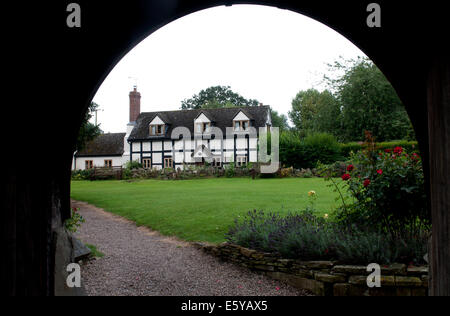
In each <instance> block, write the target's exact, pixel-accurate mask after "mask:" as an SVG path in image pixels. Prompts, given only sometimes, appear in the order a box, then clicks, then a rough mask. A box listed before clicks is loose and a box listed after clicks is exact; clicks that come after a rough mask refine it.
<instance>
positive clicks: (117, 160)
mask: <svg viewBox="0 0 450 316" xmlns="http://www.w3.org/2000/svg"><path fill="white" fill-rule="evenodd" d="M74 160H75V164H76V166H74V167H76V170H85V167H86V163H85V162H86V160H92V161H93V163H94V166H95V167H104V166H105V160H112V164H113V167H120V166H123V164H124V162H123V157H107V156H105V157H77V158H75V159H74Z"/></svg>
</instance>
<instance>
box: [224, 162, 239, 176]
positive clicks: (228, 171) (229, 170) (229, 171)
mask: <svg viewBox="0 0 450 316" xmlns="http://www.w3.org/2000/svg"><path fill="white" fill-rule="evenodd" d="M235 175H236V165H235V163H234V162H231V163H230V164H229V165H228V166H226V167H225V176H226V177H227V178H233V177H234V176H235Z"/></svg>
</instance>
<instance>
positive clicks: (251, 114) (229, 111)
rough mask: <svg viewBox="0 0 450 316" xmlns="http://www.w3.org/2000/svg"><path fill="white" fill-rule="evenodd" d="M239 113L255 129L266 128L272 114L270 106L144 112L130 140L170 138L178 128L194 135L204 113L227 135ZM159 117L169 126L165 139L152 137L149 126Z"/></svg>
mask: <svg viewBox="0 0 450 316" xmlns="http://www.w3.org/2000/svg"><path fill="white" fill-rule="evenodd" d="M239 112H243V113H244V114H245V115H246V116H247V117H248V118H249V119H250V121H251V126H253V127H255V128H259V127H264V126H266V123H267V118H268V115H269V114H270V107H269V106H249V107H232V108H218V109H198V110H181V111H167V112H144V113H141V114H140V115H139V117H138V118H137V121H136V127H135V128H134V129H133V131H132V132H131V134H130V137H129V138H128V140H145V139H154V138H170V136H171V135H172V131H173V130H174V129H175V128H177V127H186V128H188V129H189V131H190V132H191V134H192V135H194V121H195V120H196V119H197V118H198V117H199V116H200V115H201V114H202V113H203V114H205V116H206V117H208V118H209V119H210V120H211V121H212V123H213V124H212V125H213V127H217V128H220V129H221V130H222V132H223V134H224V135H226V128H227V127H233V119H234V118H235V117H236V115H238V114H239ZM157 116H158V117H159V118H160V119H161V120H163V121H164V122H165V123H166V124H167V131H166V134H165V136H164V137H161V136H159V137H158V136H156V137H155V136H150V133H149V125H150V123H151V122H152V121H153V120H154V119H155V117H157Z"/></svg>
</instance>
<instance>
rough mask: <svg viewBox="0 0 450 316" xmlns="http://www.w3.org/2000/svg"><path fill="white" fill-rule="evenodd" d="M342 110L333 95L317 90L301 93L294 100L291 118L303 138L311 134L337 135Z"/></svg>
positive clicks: (290, 113) (326, 91)
mask: <svg viewBox="0 0 450 316" xmlns="http://www.w3.org/2000/svg"><path fill="white" fill-rule="evenodd" d="M339 116H340V109H339V105H338V103H337V101H336V98H335V97H334V96H333V94H332V93H331V92H330V91H328V90H325V91H323V92H319V91H318V90H316V89H309V90H306V91H300V92H299V93H297V95H296V96H295V98H294V99H293V100H292V110H291V111H290V112H289V117H290V119H291V120H292V122H293V123H294V125H295V128H296V129H297V130H298V131H299V132H300V134H301V135H302V136H305V135H306V134H308V133H310V132H325V133H331V134H334V135H335V134H337V131H338V129H339Z"/></svg>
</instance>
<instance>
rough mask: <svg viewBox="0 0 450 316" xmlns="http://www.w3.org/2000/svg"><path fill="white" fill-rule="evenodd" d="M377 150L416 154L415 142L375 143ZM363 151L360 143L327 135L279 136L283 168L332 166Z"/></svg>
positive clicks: (293, 134)
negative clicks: (398, 148)
mask: <svg viewBox="0 0 450 316" xmlns="http://www.w3.org/2000/svg"><path fill="white" fill-rule="evenodd" d="M377 146H378V148H379V150H385V149H393V148H395V147H403V148H404V150H405V151H406V152H418V151H419V147H418V143H417V142H411V141H404V140H400V141H391V142H383V143H377ZM361 149H363V145H362V143H356V142H353V143H347V144H340V143H338V142H337V140H336V138H335V137H334V136H332V135H329V134H324V133H322V134H313V135H309V136H307V137H306V138H300V137H299V136H298V135H297V134H296V133H292V132H285V133H281V135H280V162H281V165H282V166H283V167H287V168H288V167H294V168H296V169H301V168H304V169H307V168H315V167H316V165H317V162H318V161H320V162H321V163H323V164H332V163H335V162H337V161H345V160H347V159H348V157H349V156H350V152H352V151H353V152H355V153H356V152H358V151H360V150H361Z"/></svg>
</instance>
